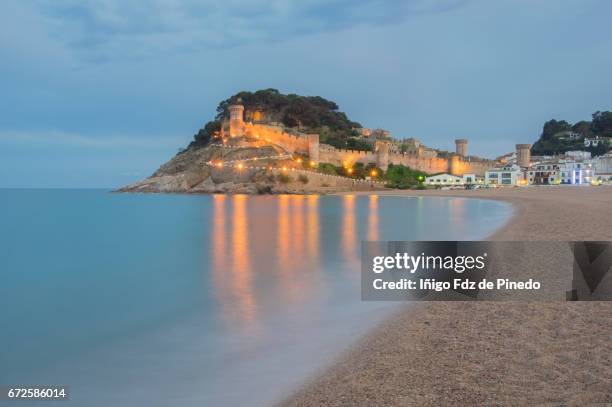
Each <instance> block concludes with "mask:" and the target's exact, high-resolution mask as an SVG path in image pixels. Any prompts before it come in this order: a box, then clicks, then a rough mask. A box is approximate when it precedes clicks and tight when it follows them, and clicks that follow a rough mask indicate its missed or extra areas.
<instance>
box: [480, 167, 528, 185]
mask: <svg viewBox="0 0 612 407" xmlns="http://www.w3.org/2000/svg"><path fill="white" fill-rule="evenodd" d="M522 180H523V174H522V172H521V168H520V167H519V166H518V165H509V166H504V167H499V168H491V169H490V170H487V171H486V172H485V184H486V185H500V186H513V185H519V184H520V182H522Z"/></svg>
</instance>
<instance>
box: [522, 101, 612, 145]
mask: <svg viewBox="0 0 612 407" xmlns="http://www.w3.org/2000/svg"><path fill="white" fill-rule="evenodd" d="M595 137H600V138H608V139H607V140H610V138H612V112H609V111H605V112H599V111H598V112H595V113H593V115H592V120H591V121H585V120H583V121H579V122H577V123H575V124H571V123H569V122H567V121H565V120H554V119H553V120H549V121H547V122H546V123H544V128H543V129H542V134H541V135H540V138H539V139H538V140H537V141H536V142H535V143H534V144H533V147H532V148H531V154H533V155H555V154H561V153H564V152H566V151H572V150H580V151H590V152H591V154H592V155H593V156H599V155H603V154H605V153H606V152H607V151H609V150H610V148H611V145H610V143H609V142H607V141H606V142H601V143H598V145H597V146H589V147H587V146H585V138H586V139H592V138H595Z"/></svg>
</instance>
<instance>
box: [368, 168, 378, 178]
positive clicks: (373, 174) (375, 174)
mask: <svg viewBox="0 0 612 407" xmlns="http://www.w3.org/2000/svg"><path fill="white" fill-rule="evenodd" d="M370 175H371V176H372V177H375V176H377V175H378V173H377V172H376V170H372V172H371V173H370Z"/></svg>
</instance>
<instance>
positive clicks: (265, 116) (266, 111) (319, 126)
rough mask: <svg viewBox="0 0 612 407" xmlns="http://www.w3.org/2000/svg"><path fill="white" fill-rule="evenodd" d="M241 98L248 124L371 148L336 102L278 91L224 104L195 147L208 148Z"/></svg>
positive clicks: (334, 143) (340, 145)
mask: <svg viewBox="0 0 612 407" xmlns="http://www.w3.org/2000/svg"><path fill="white" fill-rule="evenodd" d="M239 99H240V102H241V103H242V104H243V105H244V108H245V116H246V120H247V121H248V120H261V121H266V122H276V123H281V124H283V125H285V126H287V127H294V128H298V129H299V130H301V131H303V132H314V133H318V134H319V135H320V140H321V142H322V143H326V144H330V145H332V146H334V147H338V148H360V149H369V148H370V146H369V145H367V144H366V145H361V143H362V142H361V141H360V140H359V139H358V138H357V136H358V134H357V132H356V131H355V130H354V129H355V128H360V127H361V125H360V124H359V123H357V122H354V121H351V120H349V118H348V117H347V116H346V114H345V113H344V112H341V111H339V108H338V105H337V104H336V103H335V102H332V101H330V100H327V99H325V98H322V97H320V96H300V95H296V94H288V95H285V94H282V93H280V92H279V91H278V90H276V89H263V90H258V91H256V92H239V93H237V94H235V95H233V96H231V97H230V98H228V99H226V100H223V101H221V102H220V103H219V105H218V106H217V114H216V116H215V118H214V120H211V121H210V122H208V123H206V125H205V126H204V127H203V128H202V129H200V131H199V132H198V133H197V134H196V135H195V136H194V141H193V142H192V144H191V146H194V147H200V146H205V145H206V144H207V143H208V142H209V141H210V138H211V137H212V135H213V134H214V132H216V131H219V129H220V128H221V124H222V122H223V120H224V119H227V118H228V117H229V106H230V105H231V104H234V103H236V102H237V101H238V100H239Z"/></svg>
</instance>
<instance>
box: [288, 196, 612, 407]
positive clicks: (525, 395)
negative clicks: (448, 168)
mask: <svg viewBox="0 0 612 407" xmlns="http://www.w3.org/2000/svg"><path fill="white" fill-rule="evenodd" d="M584 188H588V190H585V189H584ZM372 193H375V194H377V195H381V196H384V195H396V196H407V197H419V196H440V197H465V198H476V199H493V200H499V201H504V202H508V203H510V204H511V205H512V207H513V212H512V215H511V216H510V219H509V220H508V221H507V222H506V224H504V225H503V226H502V227H501V228H500V229H498V230H497V231H495V232H494V233H493V234H492V235H490V236H489V237H488V238H487V239H485V240H498V241H504V240H508V241H538V240H549V241H559V242H560V247H564V245H563V243H561V242H563V241H572V240H612V204H611V203H612V188H610V187H606V186H603V187H566V186H564V187H539V188H508V189H495V190H475V191H474V190H472V191H463V190H460V191H415V190H410V191H405V192H400V191H374V192H355V194H358V195H369V194H372ZM565 250H567V249H565ZM555 254H556V253H552V257H550V256H551V253H546V254H542V258H545V257H546V256H549V257H550V258H553V257H554V256H555ZM400 308H401V309H400V310H399V311H397V312H396V313H394V314H393V315H391V316H390V317H389V318H388V319H387V320H385V321H384V322H383V323H382V324H380V325H379V326H378V327H376V328H374V329H373V330H372V331H370V332H369V333H368V334H366V335H365V336H364V337H362V338H360V339H359V340H358V342H357V344H356V345H354V346H353V347H352V348H350V349H348V350H347V351H346V352H345V353H343V354H342V355H339V357H338V359H336V360H335V361H333V362H332V363H331V368H329V369H328V370H324V371H322V372H321V373H320V374H319V375H318V376H316V377H313V378H311V380H310V381H309V382H308V383H305V384H304V386H303V387H302V388H300V389H298V390H297V391H295V392H294V393H293V394H292V395H291V396H290V397H288V398H287V399H285V400H283V401H282V402H281V403H280V404H279V405H283V406H318V405H327V406H345V405H358V406H361V405H363V406H371V405H405V406H413V405H414V406H440V405H481V404H486V405H535V404H537V405H585V404H594V403H612V388H611V386H610V383H612V342H611V341H610V332H609V329H610V326H612V302H604V301H602V302H570V303H568V302H565V301H554V302H517V301H515V302H486V301H485V302H423V303H417V304H415V303H410V304H406V305H405V306H402V307H400Z"/></svg>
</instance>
